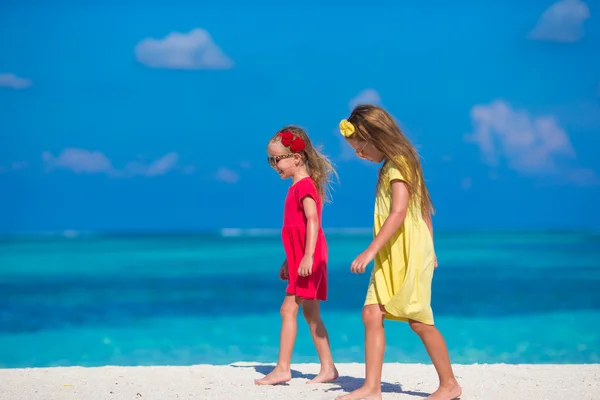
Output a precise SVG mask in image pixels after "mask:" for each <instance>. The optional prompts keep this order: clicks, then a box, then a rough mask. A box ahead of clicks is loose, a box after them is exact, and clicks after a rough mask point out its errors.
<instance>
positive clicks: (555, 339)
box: [0, 230, 600, 367]
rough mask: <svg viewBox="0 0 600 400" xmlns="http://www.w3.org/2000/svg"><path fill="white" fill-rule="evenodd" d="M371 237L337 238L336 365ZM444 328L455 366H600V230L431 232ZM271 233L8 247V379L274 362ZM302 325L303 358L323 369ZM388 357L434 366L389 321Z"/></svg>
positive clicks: (25, 242) (333, 265)
mask: <svg viewBox="0 0 600 400" xmlns="http://www.w3.org/2000/svg"><path fill="white" fill-rule="evenodd" d="M369 240H370V235H369V233H368V232H366V233H364V232H361V231H343V232H338V231H332V232H328V241H329V247H330V254H329V257H330V266H329V268H330V272H329V282H330V292H329V300H328V301H327V302H326V303H324V304H323V315H324V320H325V323H326V325H327V327H328V329H329V333H330V336H331V342H332V347H333V353H334V357H335V359H336V361H337V362H352V361H356V362H361V361H362V360H363V351H362V349H363V347H362V344H363V329H362V323H361V317H360V311H361V306H362V302H363V299H364V295H365V289H366V286H367V283H368V279H369V275H368V274H364V275H359V276H357V275H353V274H351V273H350V272H349V265H350V262H351V261H352V259H353V258H354V257H355V256H356V255H357V254H358V253H359V252H360V251H362V250H363V249H364V247H365V246H366V245H367V244H368V243H369ZM436 250H437V253H438V260H439V264H440V266H439V268H438V269H437V270H436V273H435V277H434V283H433V310H434V314H435V317H436V324H437V325H438V327H439V328H440V330H441V331H442V332H443V334H444V335H445V337H446V340H447V342H448V346H449V349H450V354H451V358H452V361H453V362H455V363H599V362H600V234H595V233H543V232H533V233H466V234H465V233H460V234H459V233H436ZM282 261H283V250H282V247H281V244H280V240H279V237H278V235H277V232H276V231H275V232H270V231H239V230H233V231H223V232H220V233H218V234H199V235H139V236H126V235H104V236H102V235H86V234H81V233H77V232H65V233H63V234H61V235H49V236H45V237H35V238H31V237H12V238H3V239H0V367H43V366H68V365H83V366H97V365H153V364H162V365H187V364H198V363H209V364H226V363H231V362H235V361H260V362H275V361H276V358H277V350H278V340H279V321H280V319H279V306H280V303H281V300H282V298H283V295H284V287H285V285H284V283H283V282H281V281H279V279H278V271H279V267H280V265H281V262H282ZM301 318H302V317H301V316H300V317H299V319H300V321H299V322H300V325H299V335H298V340H297V345H296V349H295V353H294V360H293V361H294V362H318V359H317V357H316V353H315V351H314V349H313V347H312V343H311V339H310V335H309V334H308V329H307V327H306V325H304V324H303V321H302V320H301ZM387 328H388V330H387V338H388V346H387V351H386V361H390V362H391V361H393V362H428V358H427V354H426V352H425V350H424V348H423V346H422V345H421V343H420V342H419V340H418V339H417V337H416V336H415V335H414V334H413V333H412V332H411V331H410V329H409V328H408V326H407V325H406V324H403V323H399V322H387Z"/></svg>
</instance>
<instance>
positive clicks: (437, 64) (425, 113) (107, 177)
mask: <svg viewBox="0 0 600 400" xmlns="http://www.w3.org/2000/svg"><path fill="white" fill-rule="evenodd" d="M215 4H217V3H204V2H202V3H201V2H193V1H178V0H171V1H163V0H154V1H147V2H138V1H123V2H117V1H103V2H99V1H98V2H86V3H85V4H82V3H81V2H75V1H70V0H67V1H61V2H52V4H50V3H49V2H42V1H27V0H23V1H15V0H4V1H2V2H0V37H1V38H2V40H0V54H1V57H0V109H1V110H2V113H1V114H0V135H1V136H0V231H1V232H5V233H14V232H31V231H55V230H65V229H75V230H110V231H114V230H153V231H161V230H176V231H177V230H205V229H218V228H225V227H241V228H250V227H253V228H256V227H258V228H277V227H279V226H280V224H281V216H282V203H283V199H284V196H285V193H286V188H287V185H288V183H287V182H282V181H280V180H279V178H278V177H277V176H276V174H275V173H274V172H273V171H272V170H270V168H269V167H268V165H267V164H266V162H265V157H266V141H267V140H268V138H269V137H270V136H271V135H272V134H273V133H274V132H275V131H276V130H277V129H279V128H280V127H281V126H283V125H285V124H289V123H296V124H300V125H302V126H304V127H306V128H307V129H308V132H309V134H310V135H311V137H312V138H313V141H315V142H317V143H319V144H322V145H323V146H324V152H325V153H327V154H328V155H330V156H331V158H332V159H333V161H334V162H335V163H336V165H337V167H338V171H339V174H340V178H341V182H340V184H339V185H336V186H335V191H334V193H333V194H334V203H333V204H332V205H328V206H326V209H325V215H324V218H325V222H324V224H325V226H326V227H368V226H370V224H371V222H372V211H373V193H374V184H375V181H376V166H374V165H367V164H365V163H364V162H362V161H359V160H357V159H354V158H352V157H351V153H350V152H349V151H348V148H346V147H344V146H345V145H344V143H343V142H342V140H341V138H340V135H339V133H338V131H337V130H336V127H337V124H338V122H339V120H340V119H342V118H345V117H346V116H347V115H348V113H349V110H350V107H351V105H352V104H354V103H356V102H361V101H367V102H374V103H378V104H381V105H383V106H384V107H386V108H387V109H388V110H389V111H390V112H391V113H392V114H393V115H394V116H395V117H396V118H397V119H398V120H399V122H400V123H401V126H402V127H403V128H404V129H405V132H406V134H407V135H409V137H410V138H411V139H412V140H413V142H414V143H415V144H416V145H417V146H418V148H419V149H420V151H421V155H422V157H423V165H424V169H425V173H426V179H427V181H428V183H429V186H430V190H431V192H432V195H433V199H434V203H435V205H436V207H437V210H438V214H437V216H436V218H435V219H434V222H435V224H436V227H437V228H438V229H440V230H447V231H450V230H471V229H579V228H581V229H587V228H591V229H597V228H599V227H600V213H599V212H598V211H597V209H596V206H597V204H598V203H599V200H600V158H599V157H598V154H599V153H598V146H600V135H599V133H600V53H598V51H597V49H598V48H600V24H599V23H598V17H597V13H598V12H599V11H598V10H599V4H600V3H598V2H592V1H585V2H584V1H581V0H561V1H558V2H556V1H541V0H535V1H533V0H532V1H528V2H524V3H520V2H516V1H508V2H507V1H500V0H488V1H486V2H485V5H484V2H480V1H474V0H473V1H464V0H463V1H458V2H451V3H450V2H446V1H441V0H437V1H421V2H399V1H374V2H371V3H369V7H364V3H361V2H354V1H349V2H344V3H343V4H342V3H339V5H338V4H337V2H336V4H333V3H330V4H328V5H327V6H318V3H317V2H315V1H308V2H295V3H289V4H283V3H275V2H254V3H253V4H252V6H250V5H248V4H246V3H245V2H241V1H229V0H227V1H222V2H220V3H218V4H219V5H218V6H217V5H215Z"/></svg>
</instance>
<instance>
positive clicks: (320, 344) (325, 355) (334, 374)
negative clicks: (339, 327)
mask: <svg viewBox="0 0 600 400" xmlns="http://www.w3.org/2000/svg"><path fill="white" fill-rule="evenodd" d="M302 311H303V312H304V318H305V319H306V322H307V323H308V327H309V328H310V334H311V336H312V338H313V342H314V343H315V348H316V349H317V354H319V360H320V361H321V371H320V372H319V375H317V376H316V377H315V378H314V379H313V380H311V381H310V382H308V383H323V382H329V381H333V380H335V379H337V378H338V376H339V375H338V371H337V369H336V368H335V364H334V363H333V357H332V356H331V347H330V345H329V335H328V334H327V329H325V324H323V320H322V319H321V304H320V301H319V300H304V301H303V302H302Z"/></svg>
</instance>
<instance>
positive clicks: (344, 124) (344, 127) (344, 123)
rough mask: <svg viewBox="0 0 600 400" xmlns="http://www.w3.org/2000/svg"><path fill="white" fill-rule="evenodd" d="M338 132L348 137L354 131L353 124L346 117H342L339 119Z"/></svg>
mask: <svg viewBox="0 0 600 400" xmlns="http://www.w3.org/2000/svg"><path fill="white" fill-rule="evenodd" d="M340 132H342V135H344V137H350V136H352V134H353V133H354V125H352V122H350V121H348V120H347V119H343V120H341V121H340Z"/></svg>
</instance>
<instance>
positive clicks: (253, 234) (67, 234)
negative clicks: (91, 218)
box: [0, 227, 600, 240]
mask: <svg viewBox="0 0 600 400" xmlns="http://www.w3.org/2000/svg"><path fill="white" fill-rule="evenodd" d="M323 230H324V232H325V234H328V235H332V236H357V237H364V236H370V235H372V234H373V228H372V227H331V228H323ZM434 232H435V234H436V235H442V236H446V235H508V234H510V235H528V234H546V235H557V234H558V235H560V234H584V235H596V234H600V229H597V228H596V229H594V228H571V229H568V228H529V229H517V228H513V229H493V228H487V229H483V228H480V229H436V230H435V231H434ZM280 234H281V228H219V229H179V230H167V229H165V230H158V229H157V230H151V229H148V230H142V229H137V230H133V229H132V230H77V229H64V230H58V229H57V230H39V231H20V232H19V231H18V232H10V233H8V232H0V240H10V239H61V238H62V239H83V238H88V239H92V238H136V237H213V238H214V237H221V238H260V237H276V236H279V235H280Z"/></svg>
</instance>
